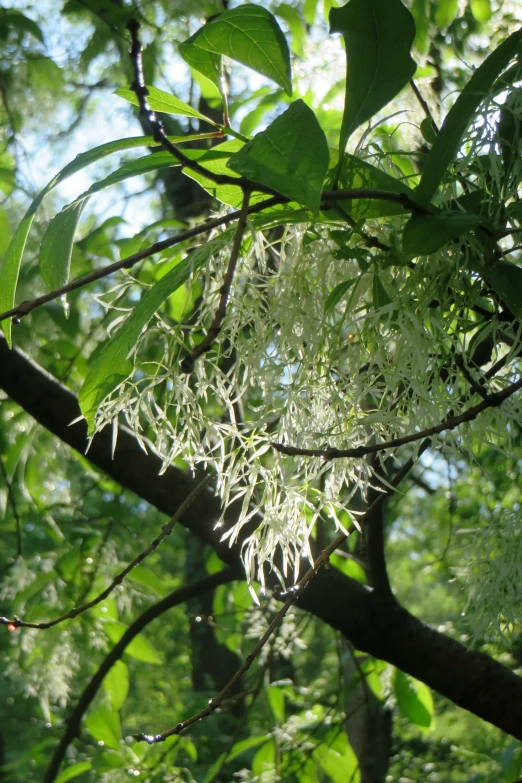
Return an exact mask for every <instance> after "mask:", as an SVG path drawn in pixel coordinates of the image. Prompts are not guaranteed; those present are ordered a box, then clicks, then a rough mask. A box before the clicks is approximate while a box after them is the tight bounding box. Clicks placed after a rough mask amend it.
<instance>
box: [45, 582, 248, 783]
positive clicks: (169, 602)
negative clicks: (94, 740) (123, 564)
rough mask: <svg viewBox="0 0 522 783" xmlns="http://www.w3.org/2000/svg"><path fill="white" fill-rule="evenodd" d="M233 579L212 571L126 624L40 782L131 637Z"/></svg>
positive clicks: (48, 781) (54, 769) (48, 779)
mask: <svg viewBox="0 0 522 783" xmlns="http://www.w3.org/2000/svg"><path fill="white" fill-rule="evenodd" d="M237 578H238V575H237V573H235V572H234V571H233V570H232V569H231V568H226V569H223V571H218V572H217V573H216V574H212V575H211V576H206V577H205V578H204V579H201V580H200V581H199V582H195V583H194V584H192V585H186V586H185V587H181V588H180V589H179V590H176V591H175V592H173V593H171V594H170V595H168V596H167V597H166V598H163V599H162V600H161V601H158V603H156V604H153V606H150V607H149V608H148V609H146V610H145V611H144V612H143V614H141V615H140V616H139V617H138V618H137V619H136V620H135V621H134V622H133V623H132V625H129V627H128V628H127V630H126V631H125V633H124V634H123V636H122V637H121V639H120V641H119V642H118V643H117V644H116V645H115V646H114V647H113V648H112V650H111V651H110V653H109V654H108V655H107V657H106V658H105V660H104V661H103V663H102V664H101V666H100V668H99V669H98V671H97V672H96V674H95V675H94V677H92V678H91V679H90V680H89V682H88V684H87V686H86V688H85V690H84V691H83V693H82V695H81V696H80V698H79V700H78V703H77V705H76V707H75V708H74V710H73V711H72V713H71V715H70V716H69V718H68V719H67V721H66V729H65V732H64V734H63V736H62V738H61V740H60V742H59V744H58V747H57V748H56V750H55V752H54V755H53V757H52V759H51V763H50V764H49V767H48V768H47V771H46V773H45V776H44V779H43V783H53V781H54V780H55V778H56V776H57V774H58V770H59V769H60V765H61V763H62V761H63V760H64V758H65V755H66V753H67V749H68V747H69V745H70V744H71V743H72V741H73V740H74V739H75V737H77V736H78V735H79V733H80V727H81V722H82V718H83V716H84V715H85V713H86V712H87V709H88V707H89V705H90V704H91V702H92V701H93V699H94V697H95V696H96V694H97V692H98V690H99V688H100V685H101V684H102V682H103V680H104V678H105V677H106V676H107V674H108V673H109V671H110V669H111V668H112V667H113V666H114V664H115V663H116V661H118V660H119V659H120V658H121V656H122V655H123V653H124V652H125V649H126V648H127V647H128V645H129V644H130V643H131V642H132V640H133V639H134V638H135V637H136V636H137V635H138V634H139V633H140V632H141V631H142V630H143V629H144V628H145V627H146V626H147V625H148V624H149V623H151V622H152V621H153V620H155V619H156V618H157V617H160V616H161V615H162V614H163V613H164V612H166V611H167V610H168V609H172V608H173V607H175V606H179V604H182V603H184V602H185V601H188V600H189V599H190V598H194V597H195V596H197V595H201V594H202V593H205V592H207V591H208V590H214V589H215V588H216V587H218V586H219V585H223V584H227V583H228V582H231V581H232V580H233V579H237Z"/></svg>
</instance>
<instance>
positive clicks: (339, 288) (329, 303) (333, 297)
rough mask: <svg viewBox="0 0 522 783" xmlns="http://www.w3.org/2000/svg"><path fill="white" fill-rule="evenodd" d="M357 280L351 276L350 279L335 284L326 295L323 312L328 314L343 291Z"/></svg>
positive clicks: (340, 297)
mask: <svg viewBox="0 0 522 783" xmlns="http://www.w3.org/2000/svg"><path fill="white" fill-rule="evenodd" d="M357 280H358V278H357V277H352V278H351V279H350V280H344V282H342V283H339V285H336V286H335V288H334V289H333V291H331V292H330V294H329V295H328V297H327V299H326V302H325V303H324V314H325V315H328V313H329V312H330V310H333V308H334V307H335V305H336V304H337V303H338V302H340V301H341V299H342V298H343V296H344V295H345V293H346V292H347V291H348V290H349V289H350V288H351V287H352V285H353V284H354V283H355V282H356V281H357Z"/></svg>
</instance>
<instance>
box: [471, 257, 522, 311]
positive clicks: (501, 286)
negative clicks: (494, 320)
mask: <svg viewBox="0 0 522 783" xmlns="http://www.w3.org/2000/svg"><path fill="white" fill-rule="evenodd" d="M478 271H479V272H480V274H481V276H482V277H483V278H484V280H486V282H487V283H489V285H490V286H491V288H492V289H493V290H494V291H496V293H497V294H498V295H499V296H500V298H501V299H502V301H503V302H504V303H505V304H506V305H507V306H508V307H509V309H510V310H511V312H512V313H513V315H515V316H516V317H517V318H522V269H521V268H520V267H518V266H515V265H514V264H510V263H508V262H507V261H501V262H500V263H498V264H495V265H494V266H485V267H482V268H481V269H480V270H478Z"/></svg>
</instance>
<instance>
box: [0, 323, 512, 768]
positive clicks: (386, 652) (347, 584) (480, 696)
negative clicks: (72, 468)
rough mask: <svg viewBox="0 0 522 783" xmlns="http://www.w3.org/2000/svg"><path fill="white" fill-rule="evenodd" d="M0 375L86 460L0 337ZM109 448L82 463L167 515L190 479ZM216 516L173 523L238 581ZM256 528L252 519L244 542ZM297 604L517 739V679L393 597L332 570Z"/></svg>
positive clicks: (71, 414) (127, 437)
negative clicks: (200, 543) (198, 541)
mask: <svg viewBox="0 0 522 783" xmlns="http://www.w3.org/2000/svg"><path fill="white" fill-rule="evenodd" d="M0 367H1V368H2V370H1V373H0V388H2V389H4V391H5V392H6V393H7V394H8V395H9V396H10V397H11V398H12V399H13V400H15V401H16V402H18V404H19V405H21V406H22V407H23V408H24V409H25V410H26V411H27V412H28V413H29V414H31V415H32V416H34V418H35V419H36V420H37V421H38V422H39V423H40V424H41V425H42V426H43V427H45V428H46V429H48V430H49V431H50V432H51V433H53V434H55V435H56V436H57V437H59V438H60V439H61V440H63V441H64V442H65V443H68V444H69V445H70V446H71V447H72V448H74V449H76V450H77V451H79V452H80V453H82V454H83V453H85V449H86V445H87V432H86V426H85V423H84V422H78V423H77V424H74V425H73V426H68V425H69V422H70V421H72V420H74V419H76V418H77V417H78V416H79V407H78V402H77V400H76V397H75V396H74V395H73V394H72V393H71V392H70V391H69V390H68V389H66V388H65V387H64V386H62V385H61V384H59V383H58V382H57V381H56V380H55V379H54V378H53V377H52V376H51V375H49V374H48V373H46V372H45V371H44V370H42V369H41V368H40V367H38V365H36V364H35V363H34V362H32V361H31V360H30V359H29V358H28V357H26V356H25V355H24V354H23V353H21V352H20V351H19V350H17V349H14V350H9V348H8V347H7V344H6V341H5V338H3V337H0ZM111 441H112V438H111V434H110V433H109V432H108V431H107V430H103V431H102V432H101V433H99V434H97V435H96V436H95V437H94V439H93V442H92V446H91V449H90V451H89V453H88V455H87V456H88V459H89V460H90V462H91V463H92V464H93V465H95V466H96V467H97V468H99V469H100V470H102V471H104V472H105V473H107V475H109V476H110V477H111V478H112V479H114V480H115V481H117V482H119V483H120V484H121V485H122V486H123V487H126V488H127V489H130V490H132V491H133V492H136V493H137V494H138V495H139V496H140V497H142V498H143V499H144V500H146V501H148V502H149V503H151V504H152V505H154V506H156V508H158V509H159V510H160V511H163V512H164V513H166V514H169V515H170V514H172V513H174V511H175V510H176V508H177V507H178V506H179V505H180V504H181V502H182V501H183V499H184V498H185V497H186V496H187V495H188V494H189V492H190V491H191V490H192V489H193V487H194V486H195V481H194V480H193V479H191V477H190V476H189V475H187V474H185V473H183V472H182V471H181V470H179V469H177V468H175V467H173V466H169V467H168V468H167V470H166V471H165V473H164V474H163V475H159V471H160V468H161V460H160V458H159V457H158V455H157V454H155V452H154V450H153V449H152V448H151V450H150V451H149V453H148V454H145V453H144V452H143V451H142V449H141V447H140V446H139V444H138V443H137V441H136V439H135V438H134V436H133V435H132V433H131V432H130V431H129V430H127V429H126V428H125V427H120V428H119V434H118V442H117V447H116V451H115V454H114V459H112V443H111ZM421 448H422V444H421ZM407 467H408V466H407V465H406V466H405V468H407ZM236 511H237V507H234V506H231V507H230V508H229V509H228V510H227V514H226V522H227V524H233V523H234V521H235V519H237V517H236V516H235V514H236ZM219 517H220V506H219V502H218V500H217V499H216V498H214V497H213V496H212V494H211V493H210V492H203V493H202V494H201V495H200V496H199V497H198V498H196V500H195V501H194V504H193V506H192V513H191V514H185V515H184V516H183V517H182V518H181V519H180V522H181V524H183V525H184V526H185V527H187V528H188V529H189V530H190V531H191V532H192V533H193V534H194V535H197V536H199V537H200V538H201V540H203V541H205V542H206V543H208V544H210V545H211V546H212V547H213V548H214V550H215V551H216V553H217V554H218V556H219V557H220V558H221V559H222V560H223V561H224V562H226V563H228V564H229V565H230V566H231V567H232V569H233V572H234V574H235V576H236V578H244V569H243V567H242V564H241V560H240V551H241V544H242V542H243V541H244V538H243V537H241V538H240V541H239V542H238V544H236V545H234V546H233V547H229V546H228V544H227V543H226V542H222V541H221V540H220V536H219V535H218V534H217V531H216V530H215V529H214V526H215V523H216V521H217V520H218V519H219ZM258 524H259V517H256V518H255V519H254V520H253V521H252V523H251V524H250V525H249V526H247V529H246V530H245V535H249V534H250V533H251V532H252V531H253V529H254V528H255V527H257V525H258ZM218 576H219V574H218ZM296 605H297V606H298V607H301V608H302V609H305V610H307V611H310V612H312V613H313V614H314V615H315V616H316V617H318V618H319V619H320V620H322V621H323V622H326V623H328V624H329V625H331V626H332V627H333V628H336V629H337V630H339V631H341V632H342V633H343V634H344V635H345V636H346V638H347V639H349V640H350V641H351V642H352V643H353V644H354V645H355V647H356V648H357V649H358V650H361V651H362V652H367V653H369V654H371V655H375V657H377V658H380V659H381V660H385V661H388V662H390V663H392V664H394V665H395V666H398V667H399V668H400V669H401V670H402V671H404V672H406V673H407V674H411V675H412V676H413V677H416V678H417V679H419V680H422V681H423V682H425V683H426V684H427V685H429V686H430V687H432V688H434V689H435V690H437V691H438V692H439V693H441V694H442V695H443V696H445V697H446V698H448V699H451V700H452V701H453V702H454V703H455V704H457V705H459V706H461V707H464V708H465V709H467V710H470V711H471V712H473V713H474V714H476V715H478V716H479V717H481V718H483V719H484V720H487V721H489V722H490V723H493V724H494V725H495V726H497V727H498V728H500V729H502V730H503V731H505V732H507V733H508V734H511V735H512V736H514V737H516V738H517V739H520V740H522V678H521V677H517V675H515V674H513V672H511V671H510V670H509V669H508V668H507V667H505V666H503V665H502V664H500V663H497V662H496V661H494V660H493V659H492V658H490V657H489V656H487V655H483V654H481V653H478V652H475V651H474V650H468V649H466V647H464V646H463V645H462V644H460V643H459V642H457V641H455V640H454V639H450V638H449V637H447V636H444V635H443V634H442V633H439V632H438V631H436V630H434V629H432V628H430V627H429V626H426V625H424V624H423V623H422V622H421V621H420V620H418V619H417V618H415V617H412V615H410V614H409V613H408V612H407V611H406V609H404V608H403V607H401V606H400V605H399V604H398V603H397V602H396V601H395V600H394V599H385V600H379V599H378V597H377V596H376V594H375V592H373V591H372V590H371V589H368V588H367V587H364V586H363V585H360V584H359V583H358V582H355V581H354V580H352V579H349V578H348V577H346V576H344V575H343V574H342V573H341V572H339V571H337V569H335V568H333V567H331V568H329V569H327V570H326V569H321V570H320V571H319V573H318V574H317V575H316V576H315V577H314V579H313V580H312V582H311V584H310V585H309V586H308V588H307V589H306V590H304V591H302V592H301V593H300V594H299V596H298V598H297V601H296ZM51 780H53V778H49V780H48V781H46V783H50V781H51Z"/></svg>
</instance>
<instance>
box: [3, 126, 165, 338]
mask: <svg viewBox="0 0 522 783" xmlns="http://www.w3.org/2000/svg"><path fill="white" fill-rule="evenodd" d="M153 143H154V141H153V139H152V136H136V137H132V138H128V139H117V140H116V141H110V142H108V143H107V144H102V145H100V146H99V147H95V148H94V149H92V150H88V151H87V152H83V153H82V154H81V155H77V156H76V158H75V159H74V160H73V161H71V163H68V164H67V166H65V167H64V168H63V169H62V170H61V171H59V172H58V174H56V176H54V177H53V178H52V179H51V180H50V182H48V183H47V185H46V186H45V188H44V189H43V190H42V191H41V192H40V193H39V194H38V196H37V197H36V198H35V199H34V201H33V202H32V204H31V205H30V207H29V209H28V210H27V212H26V213H25V215H24V217H23V219H22V221H21V222H20V224H19V225H18V228H17V229H16V231H15V233H14V234H13V238H12V239H11V242H10V244H9V247H8V249H7V252H6V254H5V258H4V260H3V263H2V266H1V268H0V313H2V312H5V311H6V310H11V309H12V308H13V307H14V300H15V294H16V286H17V284H18V275H19V273H20V264H21V261H22V256H23V253H24V249H25V245H26V242H27V237H28V236H29V231H30V230H31V226H32V224H33V220H34V217H35V214H36V212H37V210H38V207H39V206H40V204H41V203H42V201H43V199H44V198H45V196H46V195H47V194H48V193H50V192H51V190H53V188H55V187H56V186H57V185H58V184H59V183H60V182H63V181H64V180H66V179H68V177H71V176H72V175H73V174H76V172H78V171H81V170H82V169H84V168H86V166H90V165H91V164H92V163H96V162H97V161H98V160H102V158H106V157H107V156H108V155H112V154H114V153H115V152H120V151H121V150H126V149H131V148H133V147H146V146H148V145H150V144H153ZM2 329H3V332H4V334H5V336H6V339H7V342H8V344H9V345H11V319H6V320H5V321H2Z"/></svg>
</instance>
